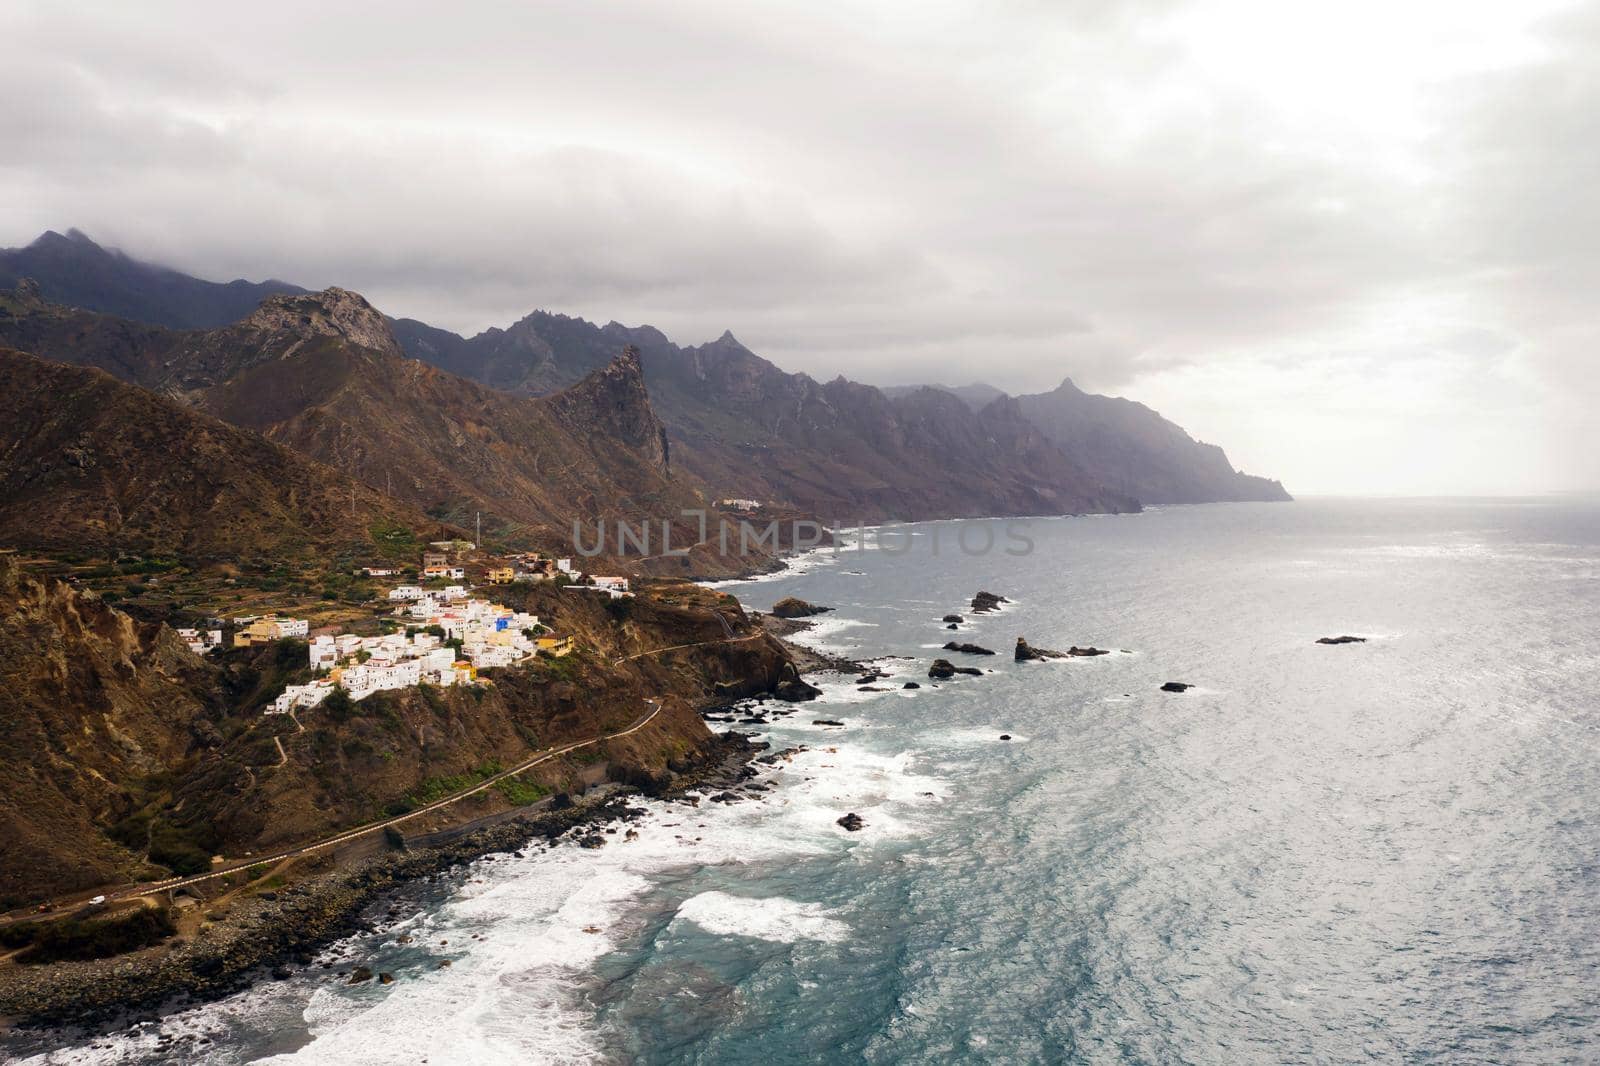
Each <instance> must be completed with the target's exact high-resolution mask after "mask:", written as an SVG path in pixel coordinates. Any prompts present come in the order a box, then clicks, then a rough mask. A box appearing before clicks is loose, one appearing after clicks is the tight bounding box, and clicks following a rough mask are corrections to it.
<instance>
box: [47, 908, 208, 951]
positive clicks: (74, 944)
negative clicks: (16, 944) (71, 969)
mask: <svg viewBox="0 0 1600 1066" xmlns="http://www.w3.org/2000/svg"><path fill="white" fill-rule="evenodd" d="M177 931H178V927H177V925H176V924H175V923H174V922H173V920H172V911H171V910H170V909H169V908H167V907H157V908H145V909H142V910H138V911H134V912H133V913H131V914H128V915H125V916H120V917H115V918H101V919H90V920H87V921H81V920H79V919H76V918H64V919H62V920H61V921H58V922H44V923H39V928H38V930H37V932H36V933H35V934H34V937H33V945H32V946H31V947H29V948H28V949H27V950H25V951H23V952H21V953H20V954H19V955H18V956H17V961H18V962H21V963H25V964H27V965H38V964H42V963H47V962H59V961H61V960H63V959H76V960H83V959H106V958H110V957H111V956H113V955H122V954H126V953H127V952H130V951H138V950H139V949H140V948H145V947H149V946H150V945H151V944H156V943H159V942H160V941H162V940H165V939H166V938H167V937H169V936H171V935H172V934H173V933H176V932H177Z"/></svg>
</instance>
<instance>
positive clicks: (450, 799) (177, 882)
mask: <svg viewBox="0 0 1600 1066" xmlns="http://www.w3.org/2000/svg"><path fill="white" fill-rule="evenodd" d="M645 702H646V703H648V704H650V705H651V707H650V713H649V714H647V715H645V716H644V717H642V718H640V719H639V720H638V721H636V722H634V723H633V724H632V725H630V726H629V727H628V728H626V729H622V730H618V731H617V732H615V733H606V734H604V735H602V736H598V737H591V738H590V739H588V740H579V741H575V742H573V743H571V744H566V745H563V746H561V747H559V748H547V749H546V750H544V751H542V752H540V753H539V754H538V755H535V756H534V757H533V758H531V759H528V760H527V761H526V762H522V763H519V764H518V765H516V766H513V767H512V768H511V769H509V770H502V771H501V772H500V773H497V774H495V775H493V776H492V777H486V778H484V779H483V780H482V781H480V782H478V783H477V784H476V785H473V786H472V787H471V788H467V789H462V790H461V791H460V792H456V793H453V794H451V795H449V796H446V797H444V798H443V799H439V800H434V801H433V802H432V803H429V804H427V805H425V806H422V807H418V808H417V809H416V810H414V811H408V812H407V813H405V814H400V815H396V816H395V817H393V818H385V819H384V820H383V821H381V822H369V823H367V824H366V825H363V826H357V827H356V828H355V829H347V830H345V831H344V832H342V833H338V834H335V835H334V836H330V837H325V838H324V839H322V840H318V841H316V842H314V843H311V844H303V845H301V846H300V847H296V848H288V849H286V850H284V851H279V852H274V853H273V854H271V855H257V856H252V857H251V858H249V859H242V860H240V861H238V862H233V863H229V864H228V865H226V866H223V867H219V868H218V869H215V870H211V871H209V872H207V873H203V874H193V875H191V876H188V877H172V878H168V879H167V880H165V881H155V882H151V883H149V884H143V885H136V886H134V887H132V888H125V889H122V890H121V891H118V892H108V893H106V901H107V902H115V901H118V900H127V899H134V898H137V897H139V896H147V895H150V894H151V893H152V892H170V891H172V890H173V889H177V888H187V887H188V886H190V885H198V884H202V883H204V882H206V881H211V880H215V879H216V878H219V877H226V876H228V875H229V874H233V873H238V872H239V871H240V870H245V869H249V868H250V867H252V866H260V865H262V864H264V863H277V862H282V861H283V860H284V859H292V858H295V857H297V856H300V855H309V854H311V853H313V852H317V851H321V850H323V849H324V848H331V847H336V846H337V845H339V844H344V843H346V842H348V841H351V840H354V839H356V838H357V837H363V836H366V835H367V834H368V833H376V832H379V831H381V830H384V829H388V828H389V827H390V826H395V825H399V824H401V823H402V822H409V821H410V820H411V819H413V818H420V817H422V816H423V815H425V814H431V813H433V812H434V811H438V810H443V809H444V808H445V807H448V806H450V805H451V804H453V803H457V802H459V801H461V800H464V799H466V798H467V797H468V796H475V795H477V794H478V793H480V792H482V791H484V790H485V789H489V788H493V787H494V786H495V785H497V784H499V783H500V782H501V781H504V780H506V779H507V778H511V777H516V776H517V775H518V774H520V773H524V772H526V771H528V770H531V769H533V768H534V767H535V766H538V765H539V764H540V763H545V762H549V761H550V760H551V759H557V758H560V757H561V756H563V755H565V754H567V753H568V752H571V751H577V750H578V749H579V748H587V747H590V746H592V745H595V744H603V743H605V742H606V741H608V740H616V739H618V738H619V737H626V736H630V735H632V734H634V733H637V732H638V731H639V730H641V729H643V728H644V727H645V726H647V725H649V724H650V723H651V722H652V721H653V720H654V719H655V717H656V715H658V714H660V713H661V710H662V706H663V704H662V702H661V701H660V700H656V699H650V698H648V697H646V699H645Z"/></svg>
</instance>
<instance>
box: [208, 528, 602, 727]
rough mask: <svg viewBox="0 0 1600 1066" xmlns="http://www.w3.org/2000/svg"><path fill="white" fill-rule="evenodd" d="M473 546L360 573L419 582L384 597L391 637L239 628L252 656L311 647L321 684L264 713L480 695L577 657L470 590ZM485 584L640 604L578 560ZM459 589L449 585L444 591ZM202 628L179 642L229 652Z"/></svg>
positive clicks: (525, 563)
mask: <svg viewBox="0 0 1600 1066" xmlns="http://www.w3.org/2000/svg"><path fill="white" fill-rule="evenodd" d="M474 547H475V545H473V544H471V543H470V542H465V541H445V542H440V543H437V544H433V545H430V546H429V548H430V550H428V551H426V552H424V553H423V554H422V559H421V564H420V566H419V567H417V568H416V570H415V571H409V570H408V569H406V568H403V567H398V566H387V565H374V566H364V567H361V568H360V571H359V573H360V574H361V576H363V577H367V578H373V579H385V578H394V579H399V578H403V577H405V576H406V575H407V574H408V573H413V572H414V573H417V574H419V575H420V577H421V583H420V584H397V585H395V586H394V587H392V588H390V589H388V590H387V591H386V592H385V593H384V594H383V595H384V600H385V601H386V602H387V603H388V604H389V605H392V612H391V613H390V614H389V615H388V616H387V617H386V618H385V619H384V620H385V621H386V622H387V624H386V625H385V629H386V630H388V631H386V632H382V633H378V634H375V635H366V636H363V635H359V634H356V633H350V632H343V631H340V630H339V629H338V628H337V627H325V628H323V629H319V630H316V631H313V630H312V628H311V625H310V623H309V622H308V621H306V620H305V619H301V618H288V617H281V616H279V615H276V614H268V615H262V616H254V617H241V618H235V619H233V620H232V622H233V625H234V627H235V628H234V632H233V638H232V645H231V646H232V647H235V648H242V647H252V646H256V645H261V644H271V643H275V642H277V641H280V640H285V639H290V640H305V641H307V649H308V651H307V654H308V662H307V666H308V667H309V668H310V670H311V671H313V672H314V674H315V676H314V677H312V678H311V679H310V680H309V681H306V682H305V683H304V684H289V685H287V686H286V687H285V688H284V691H283V692H282V693H280V694H278V695H277V696H276V697H275V698H274V699H273V700H272V702H271V703H269V704H267V705H266V707H265V708H264V709H263V710H264V713H267V714H287V713H290V712H292V711H296V710H301V709H306V708H312V707H316V706H318V705H320V704H322V703H323V702H324V701H326V700H327V699H328V698H329V697H330V696H331V695H333V693H334V692H336V691H342V692H344V693H345V694H346V695H347V696H348V697H349V698H350V699H351V700H352V701H360V700H364V699H366V698H367V697H368V696H371V695H372V694H373V693H375V692H383V691H388V690H393V689H403V688H410V687H413V686H417V685H439V686H446V687H448V686H455V685H481V684H485V683H487V682H486V680H485V679H484V678H482V677H481V676H480V674H479V671H481V670H489V669H496V668H504V667H514V666H518V665H521V664H524V663H527V662H529V661H530V660H532V659H534V658H536V657H539V656H544V657H547V658H560V657H562V656H565V655H568V654H570V653H571V652H572V651H573V650H574V643H573V640H572V638H571V637H568V636H560V635H558V634H555V633H553V632H551V630H550V628H549V627H548V626H546V625H545V624H544V623H543V622H541V621H540V619H539V617H538V616H537V615H533V614H528V613H526V612H523V611H517V610H514V609H512V608H510V607H506V606H504V605H502V604H499V603H495V602H493V601H492V600H490V599H485V598H483V597H481V596H478V595H474V588H475V586H469V585H468V584H465V581H466V578H467V567H466V566H465V565H463V564H462V562H461V556H463V555H464V554H466V552H468V551H471V550H472V549H473V548H474ZM475 569H480V570H481V572H482V580H483V583H484V584H486V585H489V586H505V585H513V584H517V583H524V582H535V581H549V582H553V583H555V584H556V585H557V586H558V587H560V588H562V589H564V590H567V591H571V592H573V593H576V594H579V595H599V596H604V597H605V598H607V599H608V600H616V599H622V598H626V597H631V596H633V591H632V589H631V588H630V586H629V581H628V579H627V578H626V577H601V576H594V575H590V574H586V573H583V572H581V571H580V570H578V569H577V568H576V567H575V566H573V563H572V560H571V559H550V558H547V557H544V556H540V555H532V554H527V555H514V556H510V557H508V558H507V559H506V560H503V561H500V562H498V563H496V564H493V565H489V566H485V567H480V568H475ZM452 581H453V582H457V583H456V584H445V582H452ZM211 622H212V623H213V624H211V625H208V626H207V627H205V628H200V627H195V628H181V629H179V630H178V635H179V637H180V638H182V639H183V640H184V642H185V643H187V644H188V646H189V648H190V650H192V651H194V652H195V653H196V654H199V655H205V654H208V653H211V652H215V651H217V650H219V649H221V648H223V647H224V645H225V641H224V629H223V628H222V627H221V626H220V625H217V624H215V623H219V622H221V620H220V619H212V620H211Z"/></svg>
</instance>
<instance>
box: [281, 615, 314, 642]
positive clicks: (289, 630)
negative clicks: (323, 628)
mask: <svg viewBox="0 0 1600 1066" xmlns="http://www.w3.org/2000/svg"><path fill="white" fill-rule="evenodd" d="M274 628H275V629H277V631H278V637H279V639H280V640H281V639H282V638H284V637H303V636H305V635H306V634H307V633H310V632H311V623H310V622H307V621H306V620H305V619H304V618H280V619H278V620H277V622H276V623H274Z"/></svg>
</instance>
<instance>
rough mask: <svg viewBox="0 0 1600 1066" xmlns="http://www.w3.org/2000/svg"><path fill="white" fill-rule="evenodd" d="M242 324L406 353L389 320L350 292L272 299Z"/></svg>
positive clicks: (333, 291)
mask: <svg viewBox="0 0 1600 1066" xmlns="http://www.w3.org/2000/svg"><path fill="white" fill-rule="evenodd" d="M239 325H240V326H242V327H245V328H247V329H255V330H261V331H264V332H270V333H279V332H292V333H298V334H302V335H304V334H313V335H317V336H324V337H338V338H340V339H342V340H347V341H349V342H350V343H351V344H355V345H358V346H360V347H362V348H370V349H372V350H373V351H378V352H385V353H387V354H390V355H398V356H403V355H404V354H405V353H404V352H403V351H401V349H400V342H399V341H397V340H395V336H394V333H393V331H392V330H390V328H389V322H388V320H387V319H385V318H384V317H383V315H382V314H380V313H379V311H378V309H377V308H375V307H373V306H372V305H371V304H370V303H368V302H367V299H366V297H364V296H362V295H361V294H360V293H356V292H351V291H350V290H348V289H340V288H330V289H323V290H322V291H321V292H308V293H284V294H280V295H276V296H269V297H267V298H266V299H265V300H262V301H261V306H260V307H258V308H256V310H255V311H254V312H253V313H252V314H251V315H250V316H249V317H248V318H246V319H244V321H242V322H240V323H239Z"/></svg>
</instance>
